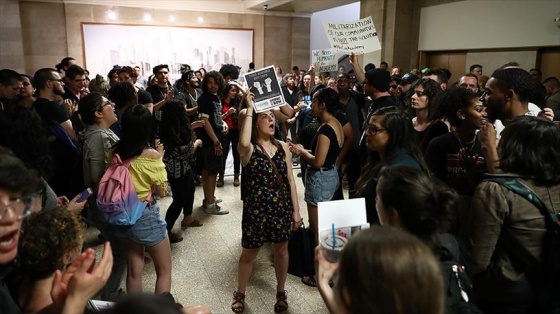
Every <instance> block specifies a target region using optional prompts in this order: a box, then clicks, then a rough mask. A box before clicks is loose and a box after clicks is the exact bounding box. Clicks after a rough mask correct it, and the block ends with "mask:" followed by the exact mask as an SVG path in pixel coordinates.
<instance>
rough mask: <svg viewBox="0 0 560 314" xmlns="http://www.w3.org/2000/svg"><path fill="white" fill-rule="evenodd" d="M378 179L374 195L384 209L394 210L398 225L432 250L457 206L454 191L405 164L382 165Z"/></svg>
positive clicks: (456, 195) (456, 197) (457, 196)
mask: <svg viewBox="0 0 560 314" xmlns="http://www.w3.org/2000/svg"><path fill="white" fill-rule="evenodd" d="M380 182H381V183H380V185H378V191H379V194H377V196H378V197H379V198H380V200H381V203H382V204H383V207H384V208H385V210H389V209H394V210H396V211H397V212H398V213H399V222H400V224H401V226H402V227H404V229H405V230H406V231H408V232H410V233H411V234H413V235H415V236H417V237H418V238H420V239H421V240H422V241H424V243H426V244H427V245H428V246H430V247H432V248H433V249H435V248H436V245H437V244H438V243H439V233H440V232H445V231H446V230H445V228H446V227H448V224H447V223H448V222H449V219H450V217H451V213H452V212H453V211H454V209H455V208H456V206H457V202H458V198H459V195H458V194H457V192H456V191H455V190H453V189H451V188H449V187H447V186H446V185H444V184H443V183H437V182H436V181H435V180H433V179H432V178H431V177H430V176H429V175H428V174H427V173H425V172H423V171H420V170H418V169H414V168H411V167H408V166H406V165H396V166H391V167H387V168H384V169H383V171H382V172H381V179H380ZM378 210H380V209H379V208H378Z"/></svg>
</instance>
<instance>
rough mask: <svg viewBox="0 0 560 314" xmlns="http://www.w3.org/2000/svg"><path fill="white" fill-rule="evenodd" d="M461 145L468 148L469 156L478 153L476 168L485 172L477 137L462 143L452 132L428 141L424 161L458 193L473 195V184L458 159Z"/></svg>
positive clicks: (484, 163)
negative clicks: (469, 141)
mask: <svg viewBox="0 0 560 314" xmlns="http://www.w3.org/2000/svg"><path fill="white" fill-rule="evenodd" d="M463 147H465V148H467V149H469V155H470V156H476V155H478V158H477V159H476V170H477V171H478V172H486V160H485V159H484V152H483V150H482V146H481V144H480V142H479V141H478V139H475V141H474V143H462V142H460V141H459V139H458V138H457V136H456V135H455V133H453V132H448V133H446V134H443V135H440V136H438V137H436V138H434V139H433V140H432V141H430V143H429V144H428V147H427V148H426V153H425V154H424V161H426V164H427V166H428V169H430V171H431V172H432V173H433V174H434V176H435V177H436V178H438V179H440V180H441V181H443V182H444V183H446V184H447V185H449V186H450V187H452V188H454V189H455V190H457V192H458V193H459V194H463V195H473V193H474V186H475V185H471V184H469V180H468V178H467V169H466V168H465V167H464V165H463V163H462V162H461V160H460V159H459V150H460V149H461V148H463Z"/></svg>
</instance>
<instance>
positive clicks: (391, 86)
mask: <svg viewBox="0 0 560 314" xmlns="http://www.w3.org/2000/svg"><path fill="white" fill-rule="evenodd" d="M389 87H390V88H393V89H395V88H397V87H399V85H389Z"/></svg>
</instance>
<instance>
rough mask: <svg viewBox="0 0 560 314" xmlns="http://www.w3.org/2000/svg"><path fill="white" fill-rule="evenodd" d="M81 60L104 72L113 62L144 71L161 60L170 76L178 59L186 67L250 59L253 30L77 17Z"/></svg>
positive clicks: (177, 75)
mask: <svg viewBox="0 0 560 314" xmlns="http://www.w3.org/2000/svg"><path fill="white" fill-rule="evenodd" d="M82 44H83V45H82V47H83V55H84V66H85V67H86V68H87V69H88V70H89V71H90V73H91V77H94V76H95V74H101V75H103V76H105V77H106V76H107V73H109V71H110V70H111V69H112V68H113V67H114V66H115V65H119V66H125V65H128V66H132V67H135V66H139V67H140V68H141V69H142V72H143V73H142V75H144V76H145V77H147V76H149V75H151V74H152V70H151V69H152V67H153V66H156V65H158V64H167V65H168V66H169V69H170V72H171V73H170V74H171V77H172V78H173V79H178V78H180V75H181V74H180V72H179V69H180V68H181V64H188V65H190V67H191V69H193V70H198V69H199V68H205V69H206V70H207V71H210V70H219V69H220V67H221V66H222V65H223V64H227V63H231V64H236V65H240V66H242V65H248V64H249V62H252V61H253V51H254V30H253V29H239V28H235V29H233V28H197V27H179V26H157V25H127V24H104V23H82Z"/></svg>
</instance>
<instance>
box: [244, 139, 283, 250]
mask: <svg viewBox="0 0 560 314" xmlns="http://www.w3.org/2000/svg"><path fill="white" fill-rule="evenodd" d="M271 159H272V161H273V162H274V163H275V164H276V167H277V168H278V172H279V173H280V176H281V178H282V181H281V182H282V183H280V182H279V180H278V177H277V175H276V172H275V171H274V167H273V166H272V164H271V163H270V161H269V160H268V158H267V156H266V155H265V153H263V152H262V151H260V150H259V149H258V148H257V147H254V149H253V154H252V155H251V159H250V160H249V163H248V164H247V166H245V167H244V169H243V171H244V173H245V174H246V179H245V181H246V192H247V193H246V197H245V203H244V204H245V205H244V207H243V219H242V222H241V229H242V237H241V245H242V246H243V247H244V248H247V249H256V248H260V247H261V246H262V245H263V244H264V243H265V242H272V243H280V242H285V241H288V240H289V239H290V235H291V230H290V225H291V222H292V211H293V205H292V199H291V196H290V195H291V193H290V183H289V181H288V167H287V165H286V153H285V152H284V150H283V149H282V148H279V149H278V151H277V152H276V154H275V155H274V156H273V157H272V158H271Z"/></svg>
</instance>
